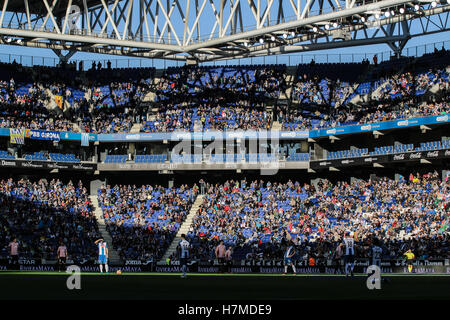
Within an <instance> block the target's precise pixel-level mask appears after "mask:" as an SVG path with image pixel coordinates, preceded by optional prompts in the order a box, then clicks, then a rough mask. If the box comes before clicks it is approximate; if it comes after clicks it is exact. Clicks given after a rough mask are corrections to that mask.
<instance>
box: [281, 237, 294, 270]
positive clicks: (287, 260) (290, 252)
mask: <svg viewBox="0 0 450 320" xmlns="http://www.w3.org/2000/svg"><path fill="white" fill-rule="evenodd" d="M294 255H295V248H294V243H293V242H292V241H289V244H288V247H287V248H286V252H285V253H284V273H283V274H284V275H285V274H286V273H287V269H288V266H291V267H292V271H294V276H295V274H296V273H297V270H295V265H294V263H293V262H292V257H293V256H294Z"/></svg>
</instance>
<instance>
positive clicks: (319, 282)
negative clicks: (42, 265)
mask: <svg viewBox="0 0 450 320" xmlns="http://www.w3.org/2000/svg"><path fill="white" fill-rule="evenodd" d="M67 278H68V274H66V273H58V272H0V299H2V300H4V299H165V300H166V299H174V300H191V299H193V300H217V299H218V300H221V299H255V300H259V299H289V300H292V299H449V298H450V290H449V288H450V275H449V274H432V275H431V274H390V275H385V278H387V279H388V281H389V282H388V283H383V284H382V289H381V290H368V289H367V287H366V275H364V274H359V275H356V276H355V277H353V278H346V277H345V276H341V275H325V274H315V275H309V274H308V275H306V274H301V275H297V276H291V275H288V276H282V275H273V274H232V275H230V274H189V275H188V277H187V278H185V279H182V278H180V274H177V273H176V274H170V273H123V274H122V275H116V274H107V275H106V274H103V275H101V274H99V273H82V274H81V290H68V289H67V287H66V280H67Z"/></svg>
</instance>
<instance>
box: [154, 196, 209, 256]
mask: <svg viewBox="0 0 450 320" xmlns="http://www.w3.org/2000/svg"><path fill="white" fill-rule="evenodd" d="M203 198H204V195H198V196H197V198H196V199H195V201H194V203H193V204H192V207H191V210H190V211H189V214H188V215H187V217H186V220H184V222H183V223H182V224H181V226H180V229H179V230H178V232H177V235H176V236H175V238H174V239H173V241H172V243H171V244H170V246H169V248H168V249H167V251H166V253H164V256H163V257H162V258H161V260H160V261H159V263H160V264H165V263H166V259H167V258H168V257H170V256H171V255H172V254H173V253H174V252H176V251H177V246H178V243H179V242H180V241H181V235H182V234H183V233H184V234H187V233H188V232H189V228H190V227H191V225H192V220H193V219H194V217H195V215H196V213H197V211H198V209H199V208H200V205H201V204H202V203H203Z"/></svg>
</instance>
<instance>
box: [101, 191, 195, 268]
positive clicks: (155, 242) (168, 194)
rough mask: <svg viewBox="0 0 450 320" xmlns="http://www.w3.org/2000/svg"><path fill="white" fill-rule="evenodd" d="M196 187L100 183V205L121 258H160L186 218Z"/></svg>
mask: <svg viewBox="0 0 450 320" xmlns="http://www.w3.org/2000/svg"><path fill="white" fill-rule="evenodd" d="M197 193H198V188H189V187H187V186H185V185H182V186H180V187H179V188H164V187H162V186H159V185H153V186H152V185H143V186H140V187H137V186H135V185H133V186H131V185H116V186H114V187H111V186H109V185H108V186H102V187H101V188H100V189H99V190H98V200H99V204H100V206H101V208H102V210H103V214H104V218H105V220H106V223H107V230H108V231H109V233H110V234H111V237H112V241H113V243H112V244H113V246H114V248H115V249H117V252H118V253H119V255H120V257H121V258H123V259H143V260H148V259H152V260H153V261H157V259H160V258H161V257H162V255H163V254H164V252H165V251H166V249H167V248H168V246H169V245H170V243H171V242H172V240H173V238H174V237H175V235H176V233H177V231H178V229H179V227H180V225H181V223H182V222H183V221H184V220H185V218H186V216H187V214H188V213H189V210H190V208H191V206H192V203H193V202H194V201H195V198H196V194H197Z"/></svg>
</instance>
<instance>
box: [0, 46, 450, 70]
mask: <svg viewBox="0 0 450 320" xmlns="http://www.w3.org/2000/svg"><path fill="white" fill-rule="evenodd" d="M442 48H444V49H445V50H450V40H447V41H440V42H434V43H428V44H423V45H418V46H413V47H409V48H405V49H403V52H402V55H403V56H407V57H420V56H423V55H424V54H428V53H433V52H434V51H435V50H441V49H442ZM374 55H377V57H378V62H383V61H388V60H390V59H391V58H392V57H393V52H392V51H383V52H378V53H331V54H328V53H308V54H290V55H273V56H264V57H254V58H243V59H233V60H225V61H214V62H205V63H202V64H201V65H203V66H231V65H261V64H284V65H287V66H297V65H298V64H301V63H310V62H311V60H314V61H315V62H316V63H358V62H362V61H363V60H365V59H369V61H372V59H373V56H374ZM14 61H15V62H17V63H19V64H21V65H23V66H34V65H41V66H50V67H55V66H58V64H59V59H58V58H57V57H54V58H53V57H38V56H28V55H18V54H7V53H0V62H1V63H13V62H14ZM80 61H83V70H88V69H90V68H91V66H92V63H93V62H95V63H96V64H98V63H99V62H100V63H101V64H102V67H103V68H106V67H107V64H108V61H110V62H111V68H149V67H153V68H156V69H166V68H168V67H181V66H184V65H185V62H184V61H172V60H162V59H149V58H119V59H88V60H77V59H71V60H70V61H69V63H70V62H75V63H76V65H77V70H78V68H79V64H80Z"/></svg>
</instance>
